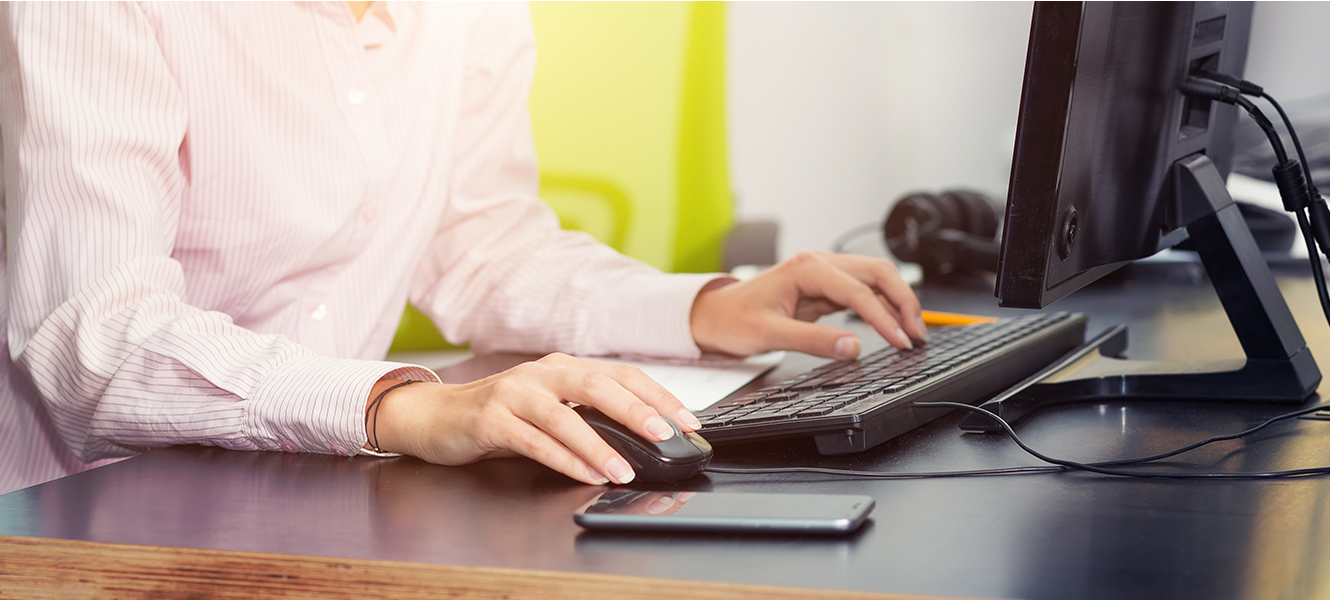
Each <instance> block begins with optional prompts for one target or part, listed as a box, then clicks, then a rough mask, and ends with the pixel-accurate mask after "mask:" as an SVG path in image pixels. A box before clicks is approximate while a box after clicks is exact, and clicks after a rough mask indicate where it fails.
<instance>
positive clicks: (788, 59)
mask: <svg viewBox="0 0 1330 600" xmlns="http://www.w3.org/2000/svg"><path fill="white" fill-rule="evenodd" d="M1030 12H1031V5H1030V4H1029V3H1027V2H1021V3H998V2H993V3H989V2H980V3H969V2H961V3H940V4H929V3H909V2H901V3H896V2H892V3H833V2H817V3H765V2H754V3H748V2H736V3H732V4H731V5H730V13H729V31H728V35H729V48H728V50H729V61H730V62H729V65H728V67H729V81H730V87H729V90H728V94H729V102H730V112H729V122H730V154H731V184H732V185H733V187H734V189H735V192H736V195H737V197H738V201H739V214H740V216H741V217H742V218H757V217H774V218H776V219H777V220H779V221H780V223H781V240H780V255H781V256H782V257H788V256H789V255H791V254H793V253H794V252H797V251H799V250H801V249H805V248H827V247H828V245H829V244H830V243H831V241H832V240H833V239H834V238H836V237H837V236H838V235H840V234H841V233H843V232H845V231H847V230H849V229H851V228H853V227H854V226H856V225H860V224H863V223H867V222H872V221H878V220H880V219H882V218H883V217H884V215H885V214H886V210H887V208H888V206H889V205H890V203H891V202H892V201H893V200H894V199H895V198H896V197H898V196H899V195H901V194H903V193H905V192H908V191H912V190H918V189H926V190H941V189H945V188H949V187H961V186H964V187H969V188H972V189H978V190H982V191H987V192H989V193H991V194H994V195H998V196H1001V195H1002V194H1004V193H1005V190H1006V185H1007V176H1008V171H1009V168H1010V167H1009V165H1010V161H1011V157H1010V155H1011V144H1012V136H1013V135H1014V132H1015V127H1016V113H1017V108H1018V106H1019V103H1020V91H1021V75H1022V73H1023V70H1024V65H1025V46H1026V43H1027V41H1028V37H1029V27H1030V24H1029V22H1030ZM864 241H865V243H867V244H868V245H870V246H873V247H872V248H862V247H861V246H859V245H856V246H854V248H855V249H857V250H861V251H869V250H872V249H876V248H877V247H878V246H880V244H878V243H877V242H875V239H874V238H868V239H866V240H864Z"/></svg>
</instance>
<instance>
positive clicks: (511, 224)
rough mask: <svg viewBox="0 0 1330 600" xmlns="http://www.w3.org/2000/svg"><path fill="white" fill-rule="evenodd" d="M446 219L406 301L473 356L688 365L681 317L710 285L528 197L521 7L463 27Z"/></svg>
mask: <svg viewBox="0 0 1330 600" xmlns="http://www.w3.org/2000/svg"><path fill="white" fill-rule="evenodd" d="M467 48H468V55H467V60H466V67H465V68H466V71H465V73H464V79H463V82H462V102H461V111H462V114H461V116H460V118H459V119H458V129H457V132H456V134H455V138H454V144H453V151H454V155H453V159H452V165H451V167H452V185H451V190H450V192H451V197H450V198H449V208H448V211H447V213H446V214H445V216H444V219H443V221H442V223H441V225H440V228H439V231H438V233H437V235H436V236H435V240H434V242H433V245H432V246H431V248H430V251H429V253H428V255H427V256H426V259H425V261H424V262H423V263H422V265H421V266H420V268H419V270H418V271H417V273H416V277H415V280H414V287H413V289H412V292H411V300H412V303H413V304H415V305H416V306H417V307H419V308H420V309H421V310H422V311H423V312H425V313H426V314H427V315H429V316H430V317H431V318H432V319H433V320H434V321H435V323H436V324H438V325H439V326H440V329H441V330H442V331H443V333H444V335H445V336H446V337H447V338H448V339H450V340H453V341H459V342H468V343H470V344H471V345H472V347H474V348H476V349H478V350H480V351H495V350H521V351H527V352H531V351H551V350H560V351H564V352H570V353H575V354H589V355H599V354H614V353H622V354H643V355H656V356H679V357H695V356H697V355H699V354H700V352H699V350H698V348H697V345H696V343H695V342H694V341H693V337H692V331H691V328H690V325H689V313H690V311H691V310H692V304H693V299H694V298H695V297H696V295H697V293H698V291H699V290H700V289H701V288H702V287H703V286H704V285H706V284H707V283H708V282H710V281H713V280H715V279H716V278H717V277H720V276H718V275H714V274H713V275H693V274H690V275H666V274H663V273H661V272H660V271H658V270H656V269H654V268H652V267H650V266H648V265H645V264H643V263H640V262H638V261H636V260H633V259H630V258H627V257H625V256H623V255H621V254H619V253H618V252H616V251H614V250H613V249H611V248H609V247H607V246H604V245H603V244H600V243H598V242H596V241H595V240H594V239H593V238H591V237H590V236H588V235H586V234H584V233H579V232H571V231H564V230H561V229H560V228H559V223H558V219H557V218H556V217H555V216H554V214H553V212H552V211H550V209H549V207H548V206H546V205H545V204H544V203H543V202H541V201H540V200H539V198H537V189H538V185H539V173H538V170H537V167H536V156H535V145H534V142H533V139H532V134H531V123H530V116H529V113H528V110H527V96H528V92H529V90H530V86H531V81H532V75H533V73H534V68H535V38H534V35H533V33H532V28H531V21H530V15H529V13H528V9H527V7H526V5H525V4H520V3H485V4H484V6H483V7H481V9H480V14H479V15H477V17H476V19H475V21H474V22H473V23H472V24H471V26H470V28H469V37H468V46H467Z"/></svg>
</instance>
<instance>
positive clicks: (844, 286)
mask: <svg viewBox="0 0 1330 600" xmlns="http://www.w3.org/2000/svg"><path fill="white" fill-rule="evenodd" d="M844 308H852V309H854V310H855V312H857V313H859V315H860V316H862V317H863V318H864V320H865V321H866V322H868V323H869V324H871V325H872V326H873V328H874V329H876V330H877V332H878V333H880V334H882V337H883V338H885V339H886V340H887V342H888V343H890V344H891V345H893V346H896V347H898V348H913V347H914V344H915V343H916V342H924V341H927V338H928V330H927V328H925V327H924V322H923V319H922V317H921V316H920V309H919V300H918V299H917V298H915V296H914V291H913V290H911V289H910V286H909V284H906V283H905V281H904V280H902V279H901V277H900V275H899V274H898V273H897V272H896V267H895V265H893V264H891V261H888V260H885V259H879V258H871V257H866V256H852V255H847V254H833V253H829V252H800V253H799V254H797V255H795V256H794V257H793V258H791V259H789V260H787V261H785V262H782V263H781V264H778V265H776V266H774V267H772V268H770V269H767V270H766V271H763V272H762V273H761V274H760V275H758V276H757V277H754V278H753V279H750V280H748V281H742V282H728V284H722V285H720V286H719V287H712V288H709V289H703V291H702V292H701V293H699V294H698V295H697V298H696V299H695V300H694V301H693V310H692V313H691V317H690V319H691V326H692V330H693V339H694V340H695V341H696V342H697V345H698V347H699V348H701V349H702V350H703V351H706V352H721V353H725V354H736V355H740V356H747V355H750V354H757V353H759V352H767V351H770V350H797V351H800V352H806V353H808V354H813V355H816V356H824V357H827V358H837V359H842V360H847V359H852V358H856V357H858V356H859V348H860V345H859V338H857V337H855V335H854V334H852V333H850V332H848V331H845V330H843V329H838V328H836V327H832V326H830V325H822V324H818V323H813V322H812V321H815V320H817V319H818V318H819V317H821V316H823V315H826V314H829V313H833V312H836V311H838V310H841V309H844Z"/></svg>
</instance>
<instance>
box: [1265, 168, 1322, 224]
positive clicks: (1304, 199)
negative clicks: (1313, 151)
mask: <svg viewBox="0 0 1330 600" xmlns="http://www.w3.org/2000/svg"><path fill="white" fill-rule="evenodd" d="M1270 172H1271V173H1273V174H1274V176H1275V186H1277V187H1278V188H1279V197H1280V198H1281V199H1282V200H1283V201H1284V210H1286V211H1288V212H1297V211H1300V210H1302V209H1304V208H1307V207H1308V206H1311V203H1312V199H1311V196H1310V195H1308V194H1307V178H1306V177H1305V176H1303V174H1302V165H1300V164H1298V161H1296V160H1285V161H1284V162H1281V163H1279V164H1277V165H1275V166H1274V167H1272V168H1271V169H1270Z"/></svg>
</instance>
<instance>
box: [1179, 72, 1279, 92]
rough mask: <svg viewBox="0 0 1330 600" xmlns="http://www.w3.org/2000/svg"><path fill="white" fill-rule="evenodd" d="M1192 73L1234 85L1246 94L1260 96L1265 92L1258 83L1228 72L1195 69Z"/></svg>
mask: <svg viewBox="0 0 1330 600" xmlns="http://www.w3.org/2000/svg"><path fill="white" fill-rule="evenodd" d="M1192 75H1195V76H1196V77H1200V78H1202V79H1209V80H1210V81H1214V82H1216V83H1222V84H1224V85H1227V86H1232V87H1235V88H1237V89H1238V91H1239V92H1242V93H1244V94H1246V95H1248V96H1261V95H1263V94H1265V88H1262V87H1261V86H1259V85H1256V84H1254V83H1252V82H1250V81H1247V80H1246V79H1239V78H1237V77H1234V76H1232V75H1229V74H1228V73H1216V72H1214V71H1196V72H1194V73H1192Z"/></svg>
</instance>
